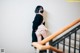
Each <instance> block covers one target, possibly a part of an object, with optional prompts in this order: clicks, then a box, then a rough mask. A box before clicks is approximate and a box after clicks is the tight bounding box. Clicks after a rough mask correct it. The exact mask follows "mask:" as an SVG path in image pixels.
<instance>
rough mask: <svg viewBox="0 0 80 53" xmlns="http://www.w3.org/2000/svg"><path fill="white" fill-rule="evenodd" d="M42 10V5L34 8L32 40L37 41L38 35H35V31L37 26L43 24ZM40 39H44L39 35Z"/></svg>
mask: <svg viewBox="0 0 80 53" xmlns="http://www.w3.org/2000/svg"><path fill="white" fill-rule="evenodd" d="M43 12H44V9H43V7H42V6H40V5H39V6H37V7H36V9H35V13H36V16H35V18H34V21H33V26H32V29H33V30H32V42H37V41H39V39H38V38H39V37H38V36H37V35H36V31H37V29H38V26H39V25H41V24H43V25H45V22H43ZM41 39H44V38H43V36H41ZM40 52H44V51H40Z"/></svg>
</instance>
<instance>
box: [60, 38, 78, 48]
mask: <svg viewBox="0 0 80 53" xmlns="http://www.w3.org/2000/svg"><path fill="white" fill-rule="evenodd" d="M60 43H61V44H63V42H60ZM74 44H75V43H74V40H72V39H71V47H73V48H74ZM65 45H67V46H68V45H69V39H68V38H66V39H65ZM76 48H77V49H79V41H76Z"/></svg>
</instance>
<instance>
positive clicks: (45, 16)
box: [43, 11, 51, 35]
mask: <svg viewBox="0 0 80 53" xmlns="http://www.w3.org/2000/svg"><path fill="white" fill-rule="evenodd" d="M43 16H44V20H45V26H46V27H47V28H48V35H50V34H51V32H50V31H49V24H48V18H49V17H48V12H47V11H44V14H43Z"/></svg>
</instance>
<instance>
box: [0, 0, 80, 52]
mask: <svg viewBox="0 0 80 53" xmlns="http://www.w3.org/2000/svg"><path fill="white" fill-rule="evenodd" d="M37 5H42V6H43V7H44V9H45V11H46V12H45V13H44V17H45V19H46V25H47V27H48V29H49V31H50V33H51V34H52V33H53V32H55V31H57V30H58V29H59V28H61V27H64V26H66V25H67V24H69V23H71V22H72V21H74V20H75V19H77V18H80V3H69V2H66V0H0V48H4V49H5V52H6V53H34V49H33V47H31V32H32V21H33V19H34V16H35V13H34V9H35V7H36V6H37Z"/></svg>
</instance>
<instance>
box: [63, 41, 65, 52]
mask: <svg viewBox="0 0 80 53" xmlns="http://www.w3.org/2000/svg"><path fill="white" fill-rule="evenodd" d="M63 52H64V53H65V39H64V40H63Z"/></svg>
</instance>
